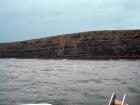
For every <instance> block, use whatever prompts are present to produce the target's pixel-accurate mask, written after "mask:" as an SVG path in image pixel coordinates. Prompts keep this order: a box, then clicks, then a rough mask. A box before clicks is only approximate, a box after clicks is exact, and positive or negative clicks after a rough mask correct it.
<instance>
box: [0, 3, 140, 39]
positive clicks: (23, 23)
mask: <svg viewBox="0 0 140 105" xmlns="http://www.w3.org/2000/svg"><path fill="white" fill-rule="evenodd" d="M138 28H140V0H0V42H9V41H18V40H26V39H32V38H39V37H47V36H51V35H57V34H64V33H73V32H83V31H93V30H108V29H109V30H111V29H138Z"/></svg>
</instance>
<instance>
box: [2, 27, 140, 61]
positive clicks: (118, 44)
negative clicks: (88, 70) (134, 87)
mask: <svg viewBox="0 0 140 105" xmlns="http://www.w3.org/2000/svg"><path fill="white" fill-rule="evenodd" d="M0 58H71V59H96V58H101V59H106V58H107V59H108V58H109V59H110V58H140V30H114V31H92V32H82V33H73V34H66V35H58V36H53V37H47V38H41V39H34V40H27V41H20V42H13V43H1V44H0Z"/></svg>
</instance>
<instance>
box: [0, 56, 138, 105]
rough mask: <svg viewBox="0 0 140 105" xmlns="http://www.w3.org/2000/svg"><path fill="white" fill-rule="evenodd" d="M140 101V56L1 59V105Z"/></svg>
mask: <svg viewBox="0 0 140 105" xmlns="http://www.w3.org/2000/svg"><path fill="white" fill-rule="evenodd" d="M113 92H115V93H116V94H117V98H118V99H120V100H122V98H123V95H124V94H125V93H126V100H125V102H126V103H127V104H129V105H140V60H122V59H118V60H112V59H110V60H67V59H61V60H60V59H59V60H58V59H14V58H11V59H0V105H22V104H39V103H50V104H52V105H108V103H109V100H110V97H111V95H112V93H113Z"/></svg>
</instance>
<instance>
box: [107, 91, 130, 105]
mask: <svg viewBox="0 0 140 105" xmlns="http://www.w3.org/2000/svg"><path fill="white" fill-rule="evenodd" d="M125 97H126V94H124V96H123V99H122V101H120V100H118V99H116V93H113V94H112V96H111V99H110V101H109V104H108V105H128V104H125Z"/></svg>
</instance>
